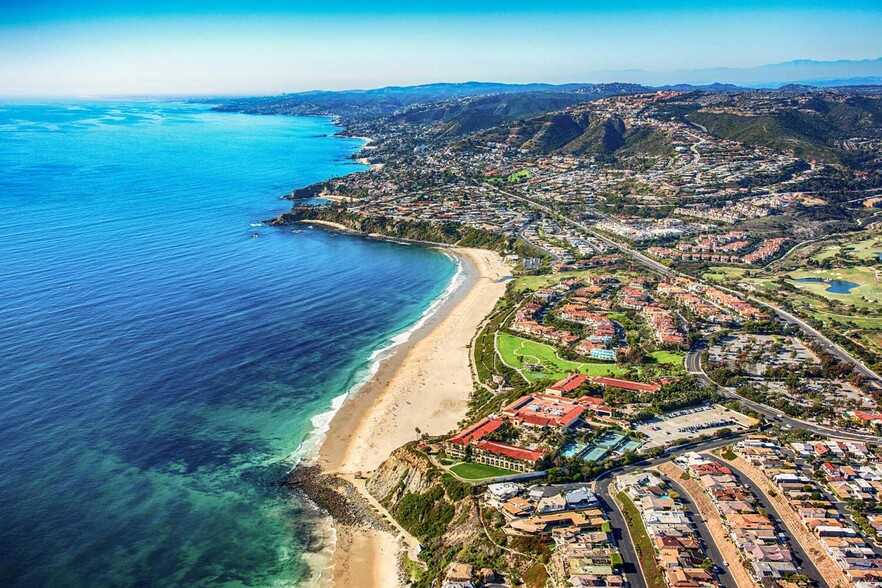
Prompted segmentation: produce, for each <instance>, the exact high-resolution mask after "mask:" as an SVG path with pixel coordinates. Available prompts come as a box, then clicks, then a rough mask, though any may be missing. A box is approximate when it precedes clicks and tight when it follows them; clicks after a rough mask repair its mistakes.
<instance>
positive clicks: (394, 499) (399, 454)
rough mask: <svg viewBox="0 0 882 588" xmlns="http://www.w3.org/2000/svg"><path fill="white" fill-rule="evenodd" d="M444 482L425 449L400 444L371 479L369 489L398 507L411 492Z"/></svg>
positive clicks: (415, 492)
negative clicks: (424, 451) (422, 450)
mask: <svg viewBox="0 0 882 588" xmlns="http://www.w3.org/2000/svg"><path fill="white" fill-rule="evenodd" d="M439 482H440V472H439V471H438V468H436V467H435V466H434V465H432V462H431V461H430V460H429V457H428V456H427V455H425V454H424V453H422V452H420V451H418V450H416V449H413V448H410V447H409V446H404V447H399V448H398V449H396V450H395V451H394V452H392V455H390V456H389V458H388V459H387V460H386V461H384V462H383V463H382V464H381V465H380V467H378V468H377V469H376V470H375V471H374V473H373V474H371V477H370V478H369V479H368V481H367V484H366V485H365V487H366V488H367V490H368V492H370V493H371V495H372V496H373V497H374V498H376V499H377V500H378V501H379V502H380V503H381V504H382V505H383V506H385V507H386V508H390V509H391V508H394V507H395V506H396V505H397V504H398V502H399V501H400V500H401V499H402V498H403V497H404V496H405V495H406V494H407V493H414V494H422V493H423V492H426V491H427V490H429V489H431V488H432V487H433V486H434V485H435V484H437V483H439Z"/></svg>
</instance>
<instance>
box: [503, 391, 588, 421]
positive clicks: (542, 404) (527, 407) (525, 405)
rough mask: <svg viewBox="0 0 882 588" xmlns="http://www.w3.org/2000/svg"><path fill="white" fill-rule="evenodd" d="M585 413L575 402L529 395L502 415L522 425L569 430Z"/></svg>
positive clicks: (510, 405) (541, 395)
mask: <svg viewBox="0 0 882 588" xmlns="http://www.w3.org/2000/svg"><path fill="white" fill-rule="evenodd" d="M584 411H585V407H584V406H582V405H581V404H579V403H578V402H577V401H575V400H570V399H568V398H562V397H560V396H546V395H544V394H528V395H526V396H521V397H520V398H518V399H517V400H515V401H514V402H512V403H511V404H509V405H508V406H506V407H505V408H503V409H502V414H503V416H505V417H508V418H509V419H511V421H512V422H515V423H518V424H520V425H525V426H529V427H540V428H544V427H552V428H561V429H567V428H569V427H571V426H572V425H574V424H575V423H576V421H578V420H579V417H580V416H582V413H583V412H584Z"/></svg>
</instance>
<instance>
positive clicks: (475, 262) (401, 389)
mask: <svg viewBox="0 0 882 588" xmlns="http://www.w3.org/2000/svg"><path fill="white" fill-rule="evenodd" d="M330 228H337V227H333V226H332V227H330ZM442 251H444V252H445V253H447V254H450V255H454V256H455V257H456V258H457V261H458V263H460V264H461V267H462V277H461V281H460V284H459V285H458V286H457V287H456V288H455V290H454V291H453V292H452V293H451V295H450V296H449V297H448V298H447V299H446V300H444V301H443V302H442V303H441V304H440V305H439V307H438V308H437V309H436V311H435V312H434V313H433V314H431V315H430V316H428V317H426V320H425V322H424V323H423V324H422V325H421V326H420V327H419V328H417V329H416V330H415V331H414V332H413V333H412V334H411V337H410V338H409V339H408V340H407V341H406V342H405V343H402V344H400V345H398V346H397V347H396V348H395V349H394V351H393V352H392V354H391V355H390V356H389V357H388V358H386V359H385V360H383V361H382V362H381V364H380V366H379V368H378V370H377V371H376V373H374V375H373V376H372V377H371V378H370V379H369V380H368V381H367V382H366V383H365V384H364V385H363V386H361V387H360V388H359V389H358V390H356V391H354V392H352V393H351V394H350V396H348V397H347V398H346V400H345V401H344V403H343V406H342V407H341V409H340V410H338V411H337V412H336V413H335V414H334V416H333V417H332V419H331V422H330V424H329V425H328V427H327V430H326V431H325V433H324V435H323V436H324V438H323V440H322V442H321V445H320V448H319V451H318V455H317V456H316V463H317V464H318V465H319V466H320V467H321V468H322V470H323V471H324V472H325V473H327V474H334V475H338V476H341V477H347V478H353V477H355V478H357V477H359V476H364V475H366V474H367V473H369V472H370V471H372V470H374V469H376V468H377V467H378V466H379V465H380V464H381V463H382V462H383V461H384V460H385V459H386V458H387V457H388V456H389V455H390V454H391V453H392V451H394V450H395V449H397V448H398V447H400V446H402V445H404V444H405V443H407V442H409V441H413V440H414V439H416V437H417V434H416V431H415V428H416V427H419V428H420V430H421V431H422V432H424V433H428V434H432V435H439V434H443V433H446V432H448V431H450V430H452V429H454V428H455V427H456V426H457V423H458V422H459V421H460V420H461V419H462V418H463V417H464V416H465V413H466V410H467V407H468V399H469V396H470V393H471V391H472V388H473V380H472V368H471V358H470V351H469V345H470V343H471V340H472V338H473V336H474V334H475V332H476V331H477V329H478V327H479V326H480V325H481V323H482V322H483V320H484V318H485V317H486V316H487V315H488V314H489V313H490V311H491V310H492V308H493V307H494V306H495V304H496V302H497V300H499V298H501V297H502V296H503V295H504V293H505V288H506V283H507V282H506V281H504V278H505V277H506V276H508V275H510V270H509V268H508V267H507V266H505V264H504V263H503V261H502V258H501V257H500V256H499V254H497V253H495V252H492V251H486V250H481V249H467V248H458V247H453V248H451V247H445V248H443V249H442ZM356 487H357V488H358V489H359V491H360V492H364V490H363V488H364V486H363V484H356ZM336 537H337V545H336V548H335V549H334V553H333V556H332V567H333V572H332V573H331V574H330V576H331V578H328V580H330V582H329V583H330V584H331V585H334V586H340V587H342V586H355V585H358V586H368V585H372V586H383V587H386V586H391V585H397V584H398V580H397V578H398V577H399V563H400V562H399V556H400V553H401V551H402V550H403V549H404V548H405V545H404V542H403V541H402V539H410V541H408V542H407V543H410V544H412V543H413V540H412V538H407V537H404V536H403V534H402V533H399V534H398V536H395V535H393V534H392V533H390V532H387V531H381V530H373V529H363V528H356V527H350V526H348V525H345V524H336ZM411 547H412V545H411ZM366 578H371V583H370V584H366V583H365V580H366ZM392 578H395V580H392Z"/></svg>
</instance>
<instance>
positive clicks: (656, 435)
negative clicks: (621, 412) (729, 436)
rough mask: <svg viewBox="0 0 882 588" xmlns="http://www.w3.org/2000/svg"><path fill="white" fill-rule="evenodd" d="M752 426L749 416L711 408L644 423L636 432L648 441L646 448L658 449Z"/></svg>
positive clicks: (684, 411)
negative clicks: (721, 430)
mask: <svg viewBox="0 0 882 588" xmlns="http://www.w3.org/2000/svg"><path fill="white" fill-rule="evenodd" d="M754 423H755V420H754V419H752V418H750V417H748V416H745V415H743V414H741V413H739V412H735V411H734V410H730V409H728V408H726V407H725V406H721V405H719V404H714V405H713V406H696V407H693V408H684V409H682V410H677V411H674V412H670V413H667V414H666V415H664V416H663V417H659V418H655V419H653V420H651V421H645V422H643V423H642V424H641V425H640V426H639V427H637V430H638V431H639V432H641V433H643V434H644V435H646V436H647V437H649V441H648V442H647V444H646V445H645V447H659V446H662V445H666V444H676V443H678V442H680V441H682V440H684V439H692V438H695V437H698V436H699V435H713V434H714V433H716V432H717V431H719V430H720V429H724V428H729V429H732V430H733V431H740V430H743V429H746V428H748V427H750V426H751V425H753V424H754Z"/></svg>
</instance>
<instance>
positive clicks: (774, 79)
mask: <svg viewBox="0 0 882 588" xmlns="http://www.w3.org/2000/svg"><path fill="white" fill-rule="evenodd" d="M573 77H576V78H579V79H588V80H592V81H595V82H608V81H613V80H615V81H617V82H630V83H635V84H645V85H650V86H666V85H671V84H684V83H687V84H692V85H709V84H716V83H721V84H734V85H738V86H745V87H750V88H777V87H778V86H782V85H785V84H806V85H812V86H819V87H829V86H856V85H878V84H882V57H880V58H877V59H860V60H851V59H840V60H837V61H815V60H812V59H797V60H794V61H785V62H782V63H773V64H768V65H761V66H758V67H747V68H730V67H712V68H704V69H680V70H672V71H648V70H642V69H629V70H601V71H592V72H583V73H580V74H578V75H576V76H573Z"/></svg>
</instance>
